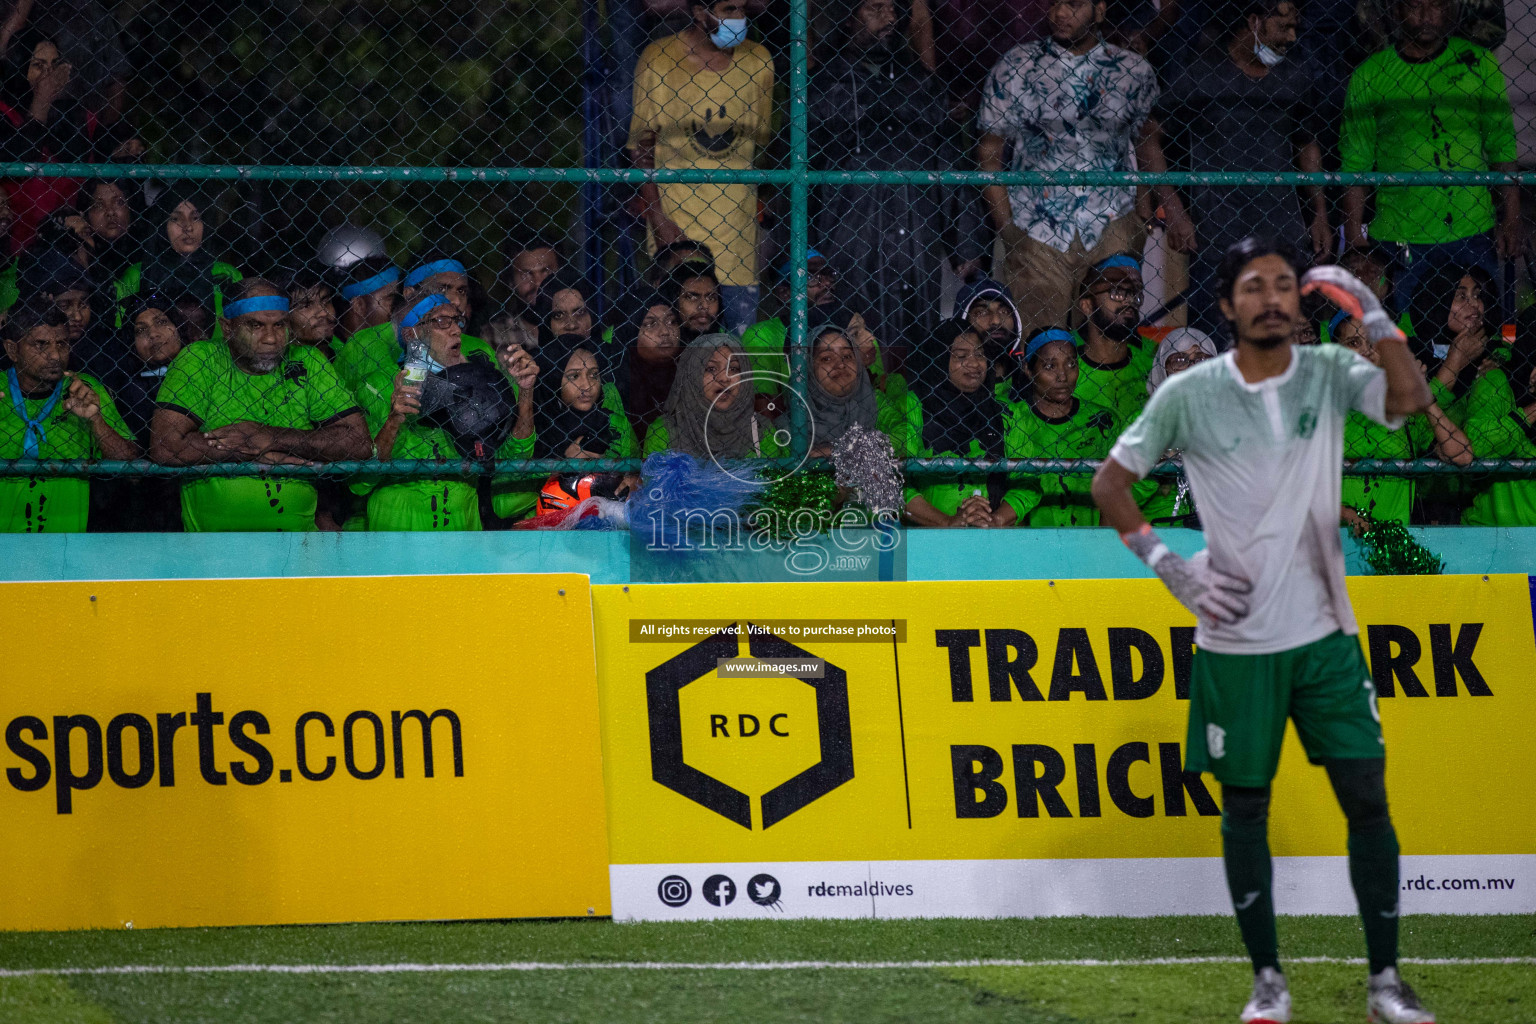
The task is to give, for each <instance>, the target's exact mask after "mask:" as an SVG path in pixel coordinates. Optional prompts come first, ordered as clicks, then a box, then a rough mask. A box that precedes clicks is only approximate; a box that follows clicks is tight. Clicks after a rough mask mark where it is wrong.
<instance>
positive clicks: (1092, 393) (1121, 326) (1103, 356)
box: [1077, 253, 1156, 423]
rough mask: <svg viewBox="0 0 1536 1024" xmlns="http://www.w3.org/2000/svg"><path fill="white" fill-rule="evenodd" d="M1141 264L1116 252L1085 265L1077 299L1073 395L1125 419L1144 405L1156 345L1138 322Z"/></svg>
mask: <svg viewBox="0 0 1536 1024" xmlns="http://www.w3.org/2000/svg"><path fill="white" fill-rule="evenodd" d="M1143 294H1144V293H1143V291H1142V283H1141V263H1140V261H1138V260H1137V259H1136V258H1135V257H1132V256H1127V255H1125V254H1124V253H1117V254H1116V255H1114V256H1111V257H1109V258H1108V259H1106V260H1103V261H1101V262H1099V263H1095V264H1094V265H1093V266H1092V267H1090V268H1089V269H1088V276H1087V277H1086V278H1085V279H1084V281H1083V294H1082V297H1081V298H1080V299H1078V301H1077V309H1078V312H1079V313H1081V314H1082V315H1083V325H1082V327H1081V328H1080V329H1079V336H1080V337H1081V338H1082V341H1083V344H1082V347H1081V348H1080V349H1079V350H1078V376H1077V397H1079V398H1086V399H1087V400H1088V401H1090V402H1092V403H1094V404H1095V405H1102V406H1103V407H1104V408H1106V409H1109V410H1111V411H1112V412H1114V414H1115V415H1116V416H1118V417H1119V418H1120V421H1121V422H1122V423H1129V422H1131V421H1132V420H1133V419H1135V418H1136V416H1137V415H1138V414H1139V413H1140V412H1141V409H1142V406H1144V405H1146V404H1147V373H1148V372H1149V371H1150V370H1151V369H1152V362H1153V356H1154V355H1155V353H1156V346H1155V345H1153V344H1152V342H1150V341H1147V340H1146V339H1145V338H1143V337H1142V336H1141V335H1140V334H1139V333H1138V332H1137V328H1138V327H1140V326H1141V299H1142V295H1143Z"/></svg>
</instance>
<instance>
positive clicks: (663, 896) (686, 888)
mask: <svg viewBox="0 0 1536 1024" xmlns="http://www.w3.org/2000/svg"><path fill="white" fill-rule="evenodd" d="M656 896H657V898H658V899H660V900H661V902H663V903H665V904H666V905H667V906H669V907H680V906H682V905H683V904H685V903H687V902H688V901H689V900H690V899H692V898H693V886H691V885H689V884H688V879H686V878H684V877H683V876H682V875H668V876H667V877H666V878H663V879H662V880H661V884H660V885H658V886H657V887H656Z"/></svg>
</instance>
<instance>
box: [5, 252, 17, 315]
mask: <svg viewBox="0 0 1536 1024" xmlns="http://www.w3.org/2000/svg"><path fill="white" fill-rule="evenodd" d="M20 262H21V261H20V260H11V263H10V266H7V267H5V268H4V269H0V313H9V312H10V311H11V308H12V307H13V306H15V305H16V300H17V299H19V298H21V290H20V289H18V288H17V287H16V267H17V265H18V264H19V263H20Z"/></svg>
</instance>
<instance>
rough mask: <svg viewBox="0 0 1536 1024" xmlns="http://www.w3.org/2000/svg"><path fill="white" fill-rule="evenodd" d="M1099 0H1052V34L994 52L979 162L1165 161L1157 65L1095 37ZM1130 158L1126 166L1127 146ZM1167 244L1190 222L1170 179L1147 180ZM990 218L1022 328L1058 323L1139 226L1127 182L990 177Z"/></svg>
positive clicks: (1183, 235)
mask: <svg viewBox="0 0 1536 1024" xmlns="http://www.w3.org/2000/svg"><path fill="white" fill-rule="evenodd" d="M1104 11H1105V4H1104V2H1103V0H1052V2H1051V4H1050V7H1049V10H1048V14H1047V16H1048V20H1049V23H1050V35H1049V36H1048V37H1046V38H1044V39H1039V40H1036V41H1034V42H1029V43H1022V44H1020V45H1018V46H1015V47H1014V48H1013V49H1011V50H1009V51H1008V52H1007V53H1005V54H1003V57H1002V59H1001V60H999V61H998V62H997V65H996V66H995V67H993V68H992V71H991V72H990V73H989V74H988V75H987V81H986V84H985V86H983V88H982V93H981V109H980V112H979V115H978V123H979V125H980V127H981V131H982V133H983V134H982V137H981V142H980V144H979V146H978V149H977V161H978V163H979V164H980V166H981V169H982V170H984V171H1000V170H1002V169H1003V154H1004V150H1005V148H1006V147H1007V145H1008V143H1010V142H1011V143H1013V169H1014V170H1016V171H1128V170H1132V169H1140V170H1143V171H1164V170H1167V168H1168V164H1167V161H1166V160H1165V159H1164V158H1163V149H1162V144H1161V141H1160V132H1159V130H1158V126H1157V123H1156V122H1155V121H1153V120H1152V119H1151V117H1150V114H1151V112H1152V107H1153V104H1155V103H1156V102H1157V96H1158V89H1157V76H1156V75H1155V74H1154V72H1153V70H1152V65H1151V64H1149V63H1148V62H1147V60H1146V58H1145V57H1142V56H1140V55H1139V54H1136V53H1132V52H1131V51H1130V50H1125V49H1122V48H1120V47H1118V46H1111V45H1110V44H1108V43H1106V42H1104V41H1103V40H1101V39H1100V38H1099V25H1100V24H1101V23H1102V22H1103V20H1104ZM1133 152H1134V155H1135V161H1136V162H1135V165H1134V168H1133V165H1132V162H1131V160H1132V154H1133ZM1153 191H1154V193H1155V194H1156V196H1157V199H1158V202H1159V203H1160V204H1161V205H1162V207H1163V211H1164V215H1165V216H1166V218H1167V224H1168V240H1169V244H1170V245H1172V246H1173V247H1174V248H1175V249H1178V250H1180V251H1189V250H1190V249H1192V248H1193V247H1194V228H1193V226H1192V225H1191V223H1190V220H1189V216H1188V215H1187V214H1186V213H1185V211H1184V206H1183V204H1182V203H1181V202H1180V201H1179V197H1178V194H1177V193H1176V192H1175V191H1174V190H1173V189H1172V188H1171V187H1168V186H1161V185H1160V186H1156V187H1155V188H1154V190H1153ZM985 195H986V199H987V206H988V208H989V210H990V212H991V216H992V223H993V226H994V227H995V228H997V230H998V231H999V232H1001V233H1002V236H1003V241H1004V243H1005V245H1006V247H1007V265H1008V285H1009V289H1010V290H1011V291H1012V292H1013V295H1014V299H1015V300H1016V301H1017V302H1018V304H1019V310H1020V313H1021V314H1022V316H1023V318H1024V322H1023V324H1021V325H1020V326H1021V327H1022V328H1023V331H1024V337H1026V338H1027V337H1029V336H1030V335H1032V334H1033V333H1035V332H1036V331H1038V330H1040V329H1042V328H1045V327H1052V326H1055V327H1066V326H1068V324H1067V322H1066V317H1067V312H1068V310H1069V309H1070V308H1071V306H1072V303H1073V301H1074V300H1075V299H1076V298H1077V292H1078V289H1079V287H1080V286H1081V284H1082V277H1083V273H1084V271H1085V270H1086V269H1087V268H1088V267H1089V266H1091V265H1093V264H1094V263H1097V262H1099V261H1100V260H1102V259H1105V258H1106V257H1109V256H1113V255H1114V254H1116V253H1128V254H1130V255H1132V256H1136V257H1138V258H1139V257H1140V255H1141V250H1142V246H1143V244H1144V243H1145V241H1146V228H1145V225H1144V224H1143V223H1142V222H1141V219H1140V218H1139V217H1138V216H1137V214H1136V210H1135V206H1136V190H1135V188H1133V187H1130V186H1117V187H1107V186H1098V185H1046V186H1036V185H1019V186H1015V187H1012V188H1005V187H1003V186H1001V185H991V186H988V188H987V189H986V192H985Z"/></svg>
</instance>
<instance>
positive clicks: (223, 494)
mask: <svg viewBox="0 0 1536 1024" xmlns="http://www.w3.org/2000/svg"><path fill="white" fill-rule="evenodd" d="M288 312H289V310H288V296H287V295H286V294H285V293H284V292H283V290H282V289H280V288H279V287H278V286H277V285H275V284H273V283H272V282H271V281H267V280H264V279H262V278H259V277H257V278H251V277H248V278H246V279H245V280H244V281H242V282H241V283H240V284H239V285H238V286H237V289H236V292H235V298H234V300H233V301H231V302H226V303H225V304H224V309H223V317H222V318H221V327H222V328H223V337H224V339H225V340H223V341H198V342H193V343H192V344H191V345H188V346H187V347H186V348H184V349H182V350H181V352H180V353H178V354H177V356H176V358H175V359H174V360H172V361H171V366H170V369H169V370H167V371H166V374H165V383H163V384H162V385H161V386H160V392H159V394H158V395H157V396H156V403H157V408H156V409H155V414H154V418H153V419H152V420H151V422H150V458H152V459H154V460H155V461H156V462H159V463H161V464H163V465H167V466H195V465H205V464H211V463H221V462H224V463H228V462H260V463H265V464H268V465H302V464H304V463H309V462H339V461H344V460H347V459H366V458H368V456H369V453H370V452H371V450H372V448H371V445H370V443H369V438H368V427H367V425H366V424H365V423H364V422H363V413H362V410H361V409H360V408H359V407H358V404H357V401H356V400H355V399H354V398H353V397H352V393H351V392H350V391H349V390H348V389H347V387H346V385H345V384H343V383H342V382H341V378H340V377H338V376H337V375H336V371H335V370H334V369H332V367H331V364H330V362H329V361H328V360H327V359H326V358H325V357H324V356H323V355H321V354H320V353H319V352H318V351H316V350H315V349H314V348H312V347H310V346H308V345H297V346H294V347H293V348H291V349H290V348H289V344H288V341H289V339H288ZM317 504H318V495H317V492H316V490H315V485H314V484H312V483H310V482H309V481H307V480H302V479H297V478H281V477H266V478H262V477H255V476H248V477H207V478H203V479H193V480H188V481H187V482H186V483H184V484H183V485H182V488H181V513H182V521H183V524H184V525H185V527H186V529H187V530H188V531H189V532H192V531H234V532H239V531H259V530H285V531H288V530H291V531H313V530H315V529H316V528H317V527H316V525H315V510H316V506H317Z"/></svg>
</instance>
